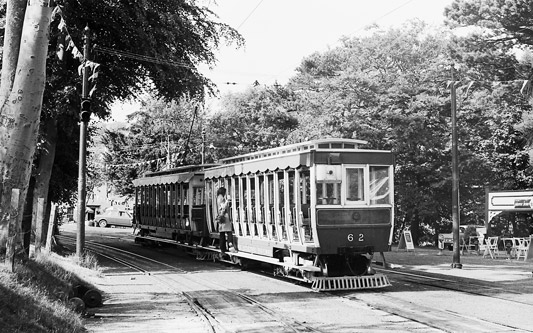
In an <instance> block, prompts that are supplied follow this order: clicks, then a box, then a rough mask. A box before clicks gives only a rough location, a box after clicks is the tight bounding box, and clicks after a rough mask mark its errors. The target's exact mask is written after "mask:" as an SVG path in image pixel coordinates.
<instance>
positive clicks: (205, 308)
mask: <svg viewBox="0 0 533 333" xmlns="http://www.w3.org/2000/svg"><path fill="white" fill-rule="evenodd" d="M71 242H72V244H73V243H74V239H73V238H71ZM93 245H94V244H92V242H89V246H88V249H89V250H90V251H97V248H92V246H93ZM112 248H113V247H112V246H111V247H110V246H108V245H104V249H105V251H106V255H110V254H111V257H114V256H115V255H116V256H117V257H119V258H118V259H119V260H118V261H116V262H117V263H118V264H119V265H124V266H125V267H129V269H131V270H133V271H136V272H138V273H139V274H143V275H146V276H147V277H146V279H150V281H152V282H153V283H154V284H158V285H159V286H160V288H159V289H160V290H165V291H167V292H170V293H173V294H176V295H180V296H181V299H182V300H184V302H186V304H188V306H189V308H190V309H191V310H192V311H193V312H194V313H196V315H197V317H198V318H199V319H201V321H202V322H203V323H205V326H206V327H208V328H207V331H209V332H214V333H218V332H232V331H239V330H240V329H241V327H245V326H246V324H243V323H242V322H243V321H244V322H248V325H256V324H249V323H250V322H252V323H261V325H262V330H263V331H265V330H268V331H271V332H325V331H324V330H320V329H318V330H317V329H316V327H319V326H316V323H313V324H308V322H311V323H312V321H309V320H307V321H306V320H303V321H302V320H295V318H299V317H298V316H297V317H295V316H294V315H292V316H291V315H289V314H287V313H285V312H284V311H282V310H281V309H282V308H281V307H279V306H277V305H275V304H277V303H279V302H280V300H279V299H276V302H275V303H274V304H270V303H269V304H268V305H266V304H264V303H263V302H261V301H259V300H257V298H256V297H251V296H249V295H247V293H246V291H245V290H246V287H239V288H242V289H241V290H235V289H231V288H229V287H228V284H227V281H228V280H227V278H226V277H224V276H230V275H231V274H232V272H234V270H221V271H219V270H216V271H211V270H206V271H204V272H206V274H205V275H202V277H199V276H197V275H193V274H194V273H191V272H187V271H180V270H179V269H178V268H177V267H173V266H172V267H173V268H174V269H173V270H170V269H169V267H168V266H169V265H168V264H166V263H164V262H161V261H159V260H155V259H150V260H148V261H143V263H142V264H140V263H136V262H135V261H136V260H137V259H136V258H137V254H135V255H134V254H132V253H130V252H129V251H125V250H121V251H116V252H113V251H112ZM123 256H125V258H124V257H123ZM109 260H112V259H109ZM147 263H151V264H150V265H149V266H148V267H146V266H145V264H147ZM157 263H160V264H161V266H157V265H156V264H157ZM128 264H131V266H133V267H130V266H127V265H128ZM162 270H164V271H165V272H175V273H177V274H166V273H165V272H162ZM377 270H381V271H382V272H384V273H386V274H388V275H390V276H391V277H394V278H396V279H401V281H404V282H406V283H409V284H417V285H419V286H427V287H430V293H432V292H435V290H442V291H443V292H446V291H453V292H459V293H460V294H462V295H465V296H475V297H494V298H493V299H495V300H499V301H504V302H507V303H508V302H509V299H508V298H505V297H497V296H498V295H491V294H490V293H491V292H492V293H493V294H494V293H498V292H502V291H505V290H504V289H502V288H501V287H494V286H493V287H492V288H488V286H487V285H486V284H483V283H475V282H474V281H467V282H465V281H462V282H461V281H456V280H455V279H453V278H448V277H446V276H438V275H435V274H432V275H425V274H419V273H418V272H415V271H410V270H387V269H381V268H378V269H377ZM243 274H246V272H243ZM253 274H254V275H255V276H263V277H264V278H267V277H268V278H270V279H271V275H268V274H266V275H263V274H256V271H255V270H254V271H253ZM213 277H214V278H213ZM276 280H278V281H279V282H281V281H284V282H287V283H288V284H292V283H290V282H292V281H285V280H279V279H276ZM396 284H397V283H395V284H394V285H396ZM229 285H230V286H232V285H233V284H229ZM465 285H466V286H468V287H467V288H466V289H465V287H464V286H465ZM461 287H462V288H461ZM393 288H395V287H393ZM403 288H407V289H408V288H410V287H409V286H407V285H406V286H404V287H403ZM306 289H307V288H306ZM482 289H485V291H482ZM425 290H427V289H425ZM415 293H416V291H415ZM313 294H315V293H313ZM400 294H401V293H398V291H397V290H396V291H395V290H383V291H379V292H372V293H354V292H324V293H316V294H315V295H317V296H316V301H319V300H320V301H319V302H322V301H324V300H325V299H329V300H330V301H331V300H334V299H345V300H347V301H350V302H354V304H357V303H360V302H363V303H365V304H368V305H369V306H371V307H372V308H375V309H379V310H381V311H385V312H386V313H388V314H390V315H392V316H399V317H402V318H404V319H405V320H406V323H407V322H409V323H411V324H409V325H415V326H413V327H421V326H422V327H423V326H424V325H426V327H428V328H429V327H431V329H426V330H424V329H422V331H424V332H433V331H445V332H455V331H461V330H464V329H465V327H468V328H469V330H471V331H472V332H487V331H528V330H524V329H522V328H521V327H515V326H514V325H513V324H509V325H506V323H502V322H497V320H491V318H488V319H487V318H482V317H480V316H476V315H471V314H465V313H461V312H460V311H459V310H454V309H450V308H448V309H438V308H435V307H431V306H427V305H423V304H417V303H416V302H413V301H411V300H406V299H404V298H402V297H401V295H400ZM418 294H424V293H418ZM413 295H414V294H413ZM258 297H260V298H264V297H265V296H261V294H258ZM278 297H281V296H277V297H276V298H278ZM417 297H418V296H417ZM267 302H268V301H267ZM488 302H491V301H488ZM515 303H516V302H515ZM521 304H522V305H523V306H526V307H527V306H531V304H530V303H528V302H522V303H521ZM272 306H274V308H273V307H272ZM228 323H229V324H228ZM239 323H241V324H239ZM264 325H271V326H269V327H268V326H267V327H265V326H264ZM416 325H421V326H416ZM326 331H327V330H326Z"/></svg>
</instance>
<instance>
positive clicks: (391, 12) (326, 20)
mask: <svg viewBox="0 0 533 333" xmlns="http://www.w3.org/2000/svg"><path fill="white" fill-rule="evenodd" d="M451 3H452V0H216V1H215V0H203V4H204V5H206V6H208V8H209V9H210V10H212V11H213V12H215V13H216V14H217V15H218V17H219V20H220V21H221V22H224V23H226V24H228V25H230V26H231V27H233V28H235V29H237V31H239V33H240V34H241V35H242V36H243V37H244V39H245V46H244V47H242V48H239V49H236V48H235V46H230V47H226V46H225V45H222V46H221V47H220V49H219V50H218V51H217V52H216V55H217V59H218V62H217V65H216V67H215V68H214V69H212V70H210V69H209V68H207V67H206V66H201V67H200V71H201V73H202V74H204V75H205V76H206V77H208V78H209V79H211V80H212V81H213V82H214V83H215V84H216V85H217V86H218V88H219V90H220V92H221V94H224V93H227V92H229V91H233V92H238V91H243V90H245V89H246V88H247V87H249V86H251V85H252V84H253V83H254V82H255V81H257V82H259V83H260V84H264V85H272V84H274V83H276V82H277V83H279V84H285V83H287V81H288V79H289V78H290V77H291V76H293V75H294V73H295V71H294V70H295V69H296V67H298V65H299V64H300V63H301V61H302V59H303V58H304V57H306V56H309V55H311V54H312V53H314V52H321V51H326V50H327V49H328V48H333V47H335V46H336V45H338V41H339V39H340V38H341V37H342V36H356V35H357V34H361V33H362V32H363V31H364V29H365V27H368V26H369V25H371V24H374V23H375V24H378V25H379V26H382V27H388V26H398V25H401V24H402V23H404V22H405V21H407V20H409V19H414V18H419V19H421V20H423V21H426V22H428V23H430V24H435V25H438V24H441V23H442V22H443V20H444V16H443V13H444V8H445V7H446V6H448V5H450V4H451ZM228 83H229V84H228ZM135 107H136V105H135V103H134V104H133V105H126V106H124V105H117V106H115V107H114V108H113V109H112V110H113V111H112V113H113V119H114V120H115V121H124V119H125V116H126V114H127V113H128V112H129V111H133V110H134V109H135ZM208 107H214V108H216V107H217V100H216V99H214V100H213V99H212V100H210V101H208Z"/></svg>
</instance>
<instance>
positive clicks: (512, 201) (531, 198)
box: [485, 191, 533, 260]
mask: <svg viewBox="0 0 533 333" xmlns="http://www.w3.org/2000/svg"><path fill="white" fill-rule="evenodd" d="M505 212H521V213H531V214H533V191H499V192H490V191H487V192H486V204H485V227H486V228H487V232H489V230H490V226H491V221H492V220H493V219H494V218H495V217H497V216H498V215H500V214H502V213H505ZM530 224H531V222H530ZM531 228H532V225H529V230H531ZM530 233H531V231H530ZM531 236H532V235H529V237H527V238H526V239H528V240H529V241H527V242H526V244H527V245H526V249H525V250H524V251H523V252H525V253H524V260H531V259H532V258H533V251H529V250H530V249H531V247H532V244H531V243H532V242H531Z"/></svg>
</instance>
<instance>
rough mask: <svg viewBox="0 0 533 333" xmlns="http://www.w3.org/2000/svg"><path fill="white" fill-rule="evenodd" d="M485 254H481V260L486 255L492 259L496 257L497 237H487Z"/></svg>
mask: <svg viewBox="0 0 533 333" xmlns="http://www.w3.org/2000/svg"><path fill="white" fill-rule="evenodd" d="M485 241H486V244H485V252H484V253H483V258H485V257H486V256H487V254H488V255H490V257H491V258H492V259H494V258H495V257H496V256H497V255H498V237H489V238H487V239H486V240H485Z"/></svg>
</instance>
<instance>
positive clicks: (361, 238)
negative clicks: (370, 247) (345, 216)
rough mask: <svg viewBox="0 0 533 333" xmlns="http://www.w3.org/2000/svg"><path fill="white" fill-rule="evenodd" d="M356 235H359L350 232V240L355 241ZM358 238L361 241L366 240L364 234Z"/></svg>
mask: <svg viewBox="0 0 533 333" xmlns="http://www.w3.org/2000/svg"><path fill="white" fill-rule="evenodd" d="M355 237H357V236H356V235H354V234H348V242H353V241H354V240H355ZM357 240H358V241H359V242H364V241H365V235H364V234H359V238H358V239H357Z"/></svg>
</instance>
